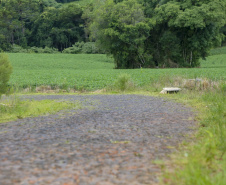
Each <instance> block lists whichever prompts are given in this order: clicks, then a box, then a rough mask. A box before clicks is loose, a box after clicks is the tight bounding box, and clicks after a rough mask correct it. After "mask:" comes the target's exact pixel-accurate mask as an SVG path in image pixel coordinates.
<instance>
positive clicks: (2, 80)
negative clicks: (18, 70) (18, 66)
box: [0, 53, 12, 97]
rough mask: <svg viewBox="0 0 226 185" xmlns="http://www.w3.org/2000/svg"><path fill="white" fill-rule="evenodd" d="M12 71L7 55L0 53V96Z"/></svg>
mask: <svg viewBox="0 0 226 185" xmlns="http://www.w3.org/2000/svg"><path fill="white" fill-rule="evenodd" d="M11 73H12V66H11V65H10V62H9V59H8V56H7V55H6V54H2V53H1V54H0V97H1V95H2V94H4V93H6V92H7V90H8V89H7V82H8V81H9V78H10V75H11Z"/></svg>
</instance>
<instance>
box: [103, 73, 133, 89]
mask: <svg viewBox="0 0 226 185" xmlns="http://www.w3.org/2000/svg"><path fill="white" fill-rule="evenodd" d="M134 89H135V84H134V83H133V81H132V79H131V76H130V75H128V74H121V75H119V76H118V78H117V80H116V81H115V82H114V84H113V85H112V86H109V87H107V90H109V91H114V90H116V91H132V90H134Z"/></svg>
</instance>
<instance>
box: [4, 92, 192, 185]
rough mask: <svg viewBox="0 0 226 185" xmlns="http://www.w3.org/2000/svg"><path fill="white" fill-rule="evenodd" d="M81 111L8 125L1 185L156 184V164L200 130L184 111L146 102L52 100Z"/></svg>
mask: <svg viewBox="0 0 226 185" xmlns="http://www.w3.org/2000/svg"><path fill="white" fill-rule="evenodd" d="M23 98H26V99H36V100H43V99H57V100H60V101H61V100H70V101H75V102H76V101H80V102H81V103H82V104H83V105H84V106H83V108H82V109H80V110H70V111H63V112H62V111H61V112H59V113H57V114H56V115H48V116H41V117H36V118H25V119H20V120H17V121H14V122H8V123H2V124H0V184H1V185H14V184H15V185H17V184H20V185H28V184H29V185H30V184H34V185H46V184H51V185H52V184H53V185H113V184H118V185H140V184H155V183H157V182H158V179H157V174H158V173H159V172H160V169H159V168H158V167H157V166H156V165H155V164H154V162H153V161H155V160H160V159H161V160H162V159H165V158H167V156H168V155H169V154H170V153H171V152H173V151H174V150H175V148H174V147H176V146H177V145H178V144H179V143H180V142H181V141H183V140H185V139H186V137H185V135H187V134H189V133H191V132H192V131H193V130H192V127H193V126H194V121H193V118H194V114H193V113H192V111H191V109H190V108H188V107H185V106H183V105H181V104H178V103H175V102H172V101H166V100H164V99H161V98H155V97H150V96H141V95H89V96H84V95H83V96H81V95H65V96H64V95H46V96H43V95H42V96H40V95H37V96H23Z"/></svg>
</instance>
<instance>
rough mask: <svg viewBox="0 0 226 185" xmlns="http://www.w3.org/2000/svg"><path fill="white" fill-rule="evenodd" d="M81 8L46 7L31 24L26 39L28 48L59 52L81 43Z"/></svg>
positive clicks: (82, 36)
mask: <svg viewBox="0 0 226 185" xmlns="http://www.w3.org/2000/svg"><path fill="white" fill-rule="evenodd" d="M82 12H83V11H82V8H81V7H80V6H79V5H77V4H71V5H68V6H66V7H61V8H54V7H48V8H46V9H45V11H44V12H43V13H41V14H40V15H39V16H38V18H37V19H36V20H35V21H34V22H33V25H32V28H31V34H30V37H29V38H28V42H29V44H30V46H38V47H45V46H47V47H55V48H58V49H59V50H60V51H62V50H64V48H67V47H70V46H72V44H74V43H75V42H78V41H83V40H84V38H85V36H84V35H85V34H84V28H83V24H84V20H83V19H82Z"/></svg>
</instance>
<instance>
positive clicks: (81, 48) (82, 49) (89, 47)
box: [63, 42, 104, 54]
mask: <svg viewBox="0 0 226 185" xmlns="http://www.w3.org/2000/svg"><path fill="white" fill-rule="evenodd" d="M63 53H68V54H78V53H84V54H96V53H101V54H104V51H102V50H100V49H98V48H97V47H96V44H95V42H76V43H75V44H74V45H72V47H69V48H66V49H64V50H63Z"/></svg>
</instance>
